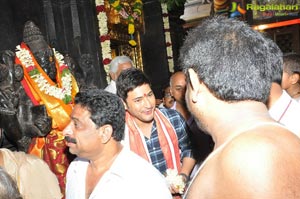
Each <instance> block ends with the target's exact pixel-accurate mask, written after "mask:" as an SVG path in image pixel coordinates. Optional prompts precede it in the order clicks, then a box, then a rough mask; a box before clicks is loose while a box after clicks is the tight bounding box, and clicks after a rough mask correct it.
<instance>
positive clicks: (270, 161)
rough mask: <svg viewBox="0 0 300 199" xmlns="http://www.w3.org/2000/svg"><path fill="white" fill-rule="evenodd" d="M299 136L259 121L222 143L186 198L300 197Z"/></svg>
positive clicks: (273, 124)
mask: <svg viewBox="0 0 300 199" xmlns="http://www.w3.org/2000/svg"><path fill="white" fill-rule="evenodd" d="M299 187H300V139H298V138H297V137H296V136H295V135H294V134H293V133H291V132H290V131H288V130H287V129H286V128H284V127H281V126H279V124H277V123H275V122H273V123H269V122H268V123H261V124H260V123H258V125H257V126H256V127H254V128H251V129H250V130H248V131H245V132H243V133H240V134H238V135H237V136H235V137H233V138H231V139H229V140H227V141H226V142H225V143H223V144H222V145H221V146H219V147H218V148H217V149H216V150H214V152H213V153H212V154H211V156H210V157H209V158H208V159H207V161H205V162H204V165H203V167H202V168H200V171H199V173H198V174H197V175H196V177H195V179H194V181H193V183H192V185H191V186H190V187H189V189H188V191H187V193H186V196H185V199H196V198H197V199H200V198H205V199H211V198H222V199H226V198H230V199H233V198H242V199H244V198H247V199H248V198H255V199H257V198H272V199H275V198H280V199H282V198H285V199H294V198H300V189H299Z"/></svg>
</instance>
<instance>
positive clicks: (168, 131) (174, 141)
mask: <svg viewBox="0 0 300 199" xmlns="http://www.w3.org/2000/svg"><path fill="white" fill-rule="evenodd" d="M125 120H126V124H127V126H128V133H129V144H130V149H131V150H132V151H133V152H135V153H136V154H138V155H139V156H141V157H142V158H144V159H145V160H147V161H148V162H151V160H149V157H148V154H147V153H148V150H147V149H146V148H145V146H144V144H143V141H142V138H141V135H140V133H139V130H138V129H137V127H136V125H135V124H134V120H133V118H132V117H131V115H130V114H129V113H128V112H126V117H125ZM154 120H155V122H156V128H157V133H158V139H159V143H160V147H161V150H162V153H163V155H164V157H165V160H166V162H167V167H168V168H169V169H177V171H178V170H179V169H180V155H179V154H180V153H179V147H178V138H177V135H176V132H175V130H174V128H173V126H172V124H171V123H170V121H169V120H168V119H167V118H166V117H165V116H164V115H163V113H161V112H160V111H159V110H158V109H156V110H155V112H154ZM168 138H169V139H168ZM143 139H144V138H143Z"/></svg>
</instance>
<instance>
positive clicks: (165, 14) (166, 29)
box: [160, 3, 174, 72]
mask: <svg viewBox="0 0 300 199" xmlns="http://www.w3.org/2000/svg"><path fill="white" fill-rule="evenodd" d="M160 5H161V9H162V15H163V23H164V32H165V40H166V46H167V47H166V51H167V56H168V65H169V71H170V72H174V59H173V50H172V41H171V35H170V23H169V16H168V14H169V13H168V8H167V4H166V3H161V4H160Z"/></svg>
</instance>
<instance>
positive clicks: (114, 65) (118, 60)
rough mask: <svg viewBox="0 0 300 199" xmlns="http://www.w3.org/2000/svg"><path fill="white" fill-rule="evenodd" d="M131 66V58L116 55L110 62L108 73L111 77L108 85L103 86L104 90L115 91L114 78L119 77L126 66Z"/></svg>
mask: <svg viewBox="0 0 300 199" xmlns="http://www.w3.org/2000/svg"><path fill="white" fill-rule="evenodd" d="M131 67H133V63H132V60H131V59H130V58H129V57H127V56H124V55H122V56H117V57H115V58H114V59H113V60H112V61H111V62H110V67H109V75H110V78H111V81H110V83H109V85H108V86H107V87H106V88H105V90H106V91H108V92H110V93H114V94H116V93H117V88H116V79H117V78H118V77H119V75H120V73H121V72H122V71H123V70H126V69H128V68H131Z"/></svg>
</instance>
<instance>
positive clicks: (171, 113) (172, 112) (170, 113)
mask: <svg viewBox="0 0 300 199" xmlns="http://www.w3.org/2000/svg"><path fill="white" fill-rule="evenodd" d="M158 110H159V111H160V112H162V113H163V114H164V115H165V116H166V117H167V118H171V117H178V118H181V115H180V114H179V113H178V112H177V111H176V110H174V109H169V108H158Z"/></svg>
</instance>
